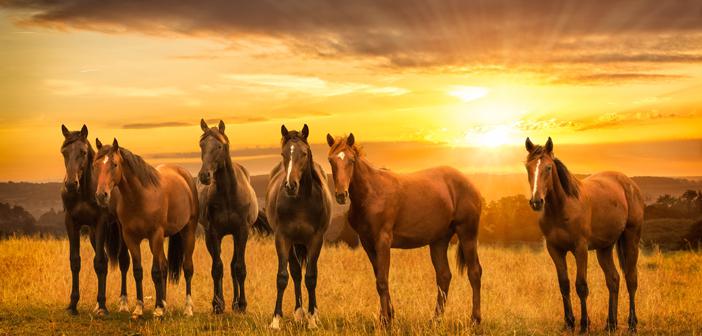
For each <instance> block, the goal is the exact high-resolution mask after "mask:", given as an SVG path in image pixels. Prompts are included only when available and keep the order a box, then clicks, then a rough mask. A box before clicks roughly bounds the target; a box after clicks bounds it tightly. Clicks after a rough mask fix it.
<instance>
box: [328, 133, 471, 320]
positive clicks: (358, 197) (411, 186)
mask: <svg viewBox="0 0 702 336" xmlns="http://www.w3.org/2000/svg"><path fill="white" fill-rule="evenodd" d="M327 143H328V144H329V147H331V148H330V149H329V163H330V164H331V167H332V173H333V175H334V186H335V189H336V200H337V202H338V203H340V204H344V203H345V202H346V198H347V197H348V198H350V200H351V206H350V210H349V215H348V216H349V223H350V224H351V227H353V228H354V230H356V232H358V235H359V238H360V240H361V245H362V246H363V248H364V250H365V251H366V254H368V259H370V262H371V264H372V265H373V271H374V272H375V278H376V289H377V291H378V295H379V296H380V321H381V323H382V324H387V323H389V322H390V321H391V320H392V317H393V308H392V303H391V302H390V290H389V287H388V276H389V271H390V249H391V248H402V249H409V248H418V247H422V246H426V245H429V252H430V253H431V261H432V264H433V265H434V270H435V271H436V284H437V285H438V293H437V296H436V309H435V314H436V317H440V316H441V315H442V314H443V312H444V306H445V304H446V297H447V295H448V290H449V284H450V283H451V270H450V269H449V263H448V258H447V256H446V252H447V249H448V246H449V242H450V240H451V236H453V235H454V233H455V234H456V235H457V236H458V239H459V243H458V247H457V250H456V257H457V258H456V259H457V264H458V267H459V270H461V271H463V270H464V269H465V268H467V269H468V278H469V280H470V284H471V287H472V288H473V311H472V315H471V316H472V319H473V321H475V322H476V323H478V322H480V318H481V317H480V278H481V275H482V268H481V267H480V262H479V260H478V224H479V222H480V209H481V206H482V204H481V199H480V193H479V192H478V190H477V189H476V188H475V187H474V186H473V184H471V183H470V181H468V179H467V178H466V177H465V175H463V174H462V173H460V172H459V171H457V170H455V169H453V168H450V167H437V168H431V169H427V170H422V171H418V172H415V173H411V174H396V173H393V172H390V171H388V170H382V169H376V168H375V167H373V166H372V165H371V164H370V162H368V160H367V159H366V158H365V157H364V156H363V153H362V152H361V150H360V148H359V147H358V146H356V144H355V138H354V136H353V134H351V135H349V136H348V137H344V138H338V139H334V138H333V137H332V136H331V135H329V134H327Z"/></svg>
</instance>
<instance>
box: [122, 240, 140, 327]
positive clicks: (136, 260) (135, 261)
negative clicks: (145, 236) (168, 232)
mask: <svg viewBox="0 0 702 336" xmlns="http://www.w3.org/2000/svg"><path fill="white" fill-rule="evenodd" d="M122 237H123V238H124V243H125V245H127V248H128V249H129V254H130V255H131V256H132V274H133V275H134V285H135V287H136V297H137V302H136V307H135V308H134V311H133V312H132V319H133V320H136V319H139V318H141V316H142V315H144V287H143V285H142V280H143V279H144V270H143V269H142V267H141V247H140V246H139V243H140V242H141V240H139V239H136V238H132V237H131V236H130V235H128V234H126V232H125V230H122Z"/></svg>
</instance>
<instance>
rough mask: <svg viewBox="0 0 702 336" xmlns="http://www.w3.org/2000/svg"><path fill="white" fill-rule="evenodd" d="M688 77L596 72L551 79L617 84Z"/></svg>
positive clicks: (570, 82) (564, 81)
mask: <svg viewBox="0 0 702 336" xmlns="http://www.w3.org/2000/svg"><path fill="white" fill-rule="evenodd" d="M685 78H689V76H687V75H678V74H650V73H596V74H576V75H571V76H567V75H566V76H563V77H560V78H557V79H555V80H553V81H552V82H553V83H558V84H612V85H613V84H618V83H621V82H648V81H670V80H678V79H685Z"/></svg>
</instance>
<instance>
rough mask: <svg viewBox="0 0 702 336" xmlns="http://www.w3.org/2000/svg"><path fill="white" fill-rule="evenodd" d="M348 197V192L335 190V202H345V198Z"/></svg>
mask: <svg viewBox="0 0 702 336" xmlns="http://www.w3.org/2000/svg"><path fill="white" fill-rule="evenodd" d="M348 198H349V192H348V191H344V192H337V193H336V203H339V204H346V199H348Z"/></svg>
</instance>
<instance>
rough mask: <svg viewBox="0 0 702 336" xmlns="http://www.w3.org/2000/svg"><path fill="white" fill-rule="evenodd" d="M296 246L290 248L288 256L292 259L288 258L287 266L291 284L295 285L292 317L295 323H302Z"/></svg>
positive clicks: (300, 272)
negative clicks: (290, 255) (291, 280)
mask: <svg viewBox="0 0 702 336" xmlns="http://www.w3.org/2000/svg"><path fill="white" fill-rule="evenodd" d="M296 248H297V246H295V245H293V246H291V247H290V252H289V254H292V257H290V258H288V264H289V266H290V276H291V277H292V279H293V284H294V285H295V311H294V313H293V317H294V318H295V322H302V320H303V319H304V318H305V310H304V309H303V308H302V265H301V264H302V260H300V256H299V255H300V254H302V253H303V252H302V251H300V253H298V252H297V251H296Z"/></svg>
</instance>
